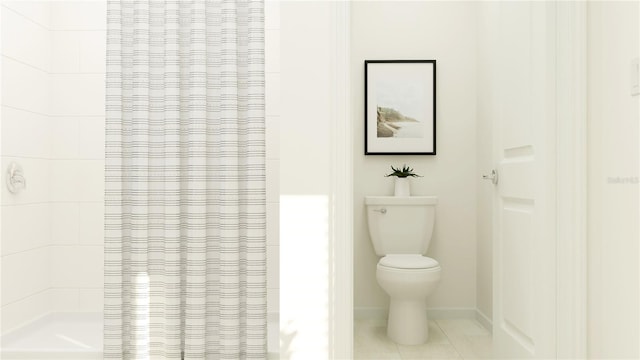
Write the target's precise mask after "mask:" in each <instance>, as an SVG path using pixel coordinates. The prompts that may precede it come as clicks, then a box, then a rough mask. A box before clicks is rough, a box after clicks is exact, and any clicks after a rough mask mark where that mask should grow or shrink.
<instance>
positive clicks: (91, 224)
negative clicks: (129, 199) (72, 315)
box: [0, 1, 106, 332]
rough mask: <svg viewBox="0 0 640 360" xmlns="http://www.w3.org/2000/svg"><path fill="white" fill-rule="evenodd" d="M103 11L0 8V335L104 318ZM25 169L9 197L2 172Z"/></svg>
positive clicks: (31, 5)
mask: <svg viewBox="0 0 640 360" xmlns="http://www.w3.org/2000/svg"><path fill="white" fill-rule="evenodd" d="M105 4H106V3H105V2H95V1H94V2H18V1H16V2H13V1H7V2H3V5H2V35H3V38H2V43H1V44H2V54H3V61H2V64H3V67H2V87H3V91H2V93H3V97H2V120H3V121H2V174H3V178H2V180H3V181H2V184H3V186H2V192H1V193H0V194H1V196H2V206H3V211H2V276H3V278H2V313H3V316H2V331H3V332H4V331H8V330H10V329H11V328H14V327H16V326H18V325H20V324H22V323H24V322H28V321H30V320H32V319H34V318H36V317H38V316H40V315H43V314H45V313H47V312H49V311H101V310H102V279H103V274H102V263H103V261H102V253H103V250H102V239H103V235H102V232H103V225H102V222H103V204H102V197H103V193H104V185H103V182H104V180H103V178H104V175H103V168H104V160H103V159H104V140H103V139H104V68H105V63H104V59H105V28H106V21H105V17H106V6H105ZM10 161H17V162H19V163H20V164H22V166H23V167H24V170H25V175H26V178H27V189H26V191H24V192H22V193H20V194H17V195H13V194H10V193H9V192H8V191H7V190H6V187H5V186H4V183H5V180H6V179H5V174H4V169H6V166H7V164H8V162H10Z"/></svg>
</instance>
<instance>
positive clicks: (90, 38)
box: [79, 30, 107, 73]
mask: <svg viewBox="0 0 640 360" xmlns="http://www.w3.org/2000/svg"><path fill="white" fill-rule="evenodd" d="M79 35H80V72H82V73H104V72H106V60H105V59H106V58H107V32H106V31H104V30H100V31H83V32H81V33H79Z"/></svg>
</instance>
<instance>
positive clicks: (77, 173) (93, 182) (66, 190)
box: [50, 160, 104, 202]
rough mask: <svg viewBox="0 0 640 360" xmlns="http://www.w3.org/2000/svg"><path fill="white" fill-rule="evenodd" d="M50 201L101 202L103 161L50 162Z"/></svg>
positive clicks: (102, 195) (102, 194)
mask: <svg viewBox="0 0 640 360" xmlns="http://www.w3.org/2000/svg"><path fill="white" fill-rule="evenodd" d="M50 163H51V201H53V202H67V201H82V202H101V201H102V200H103V199H104V160H51V161H50Z"/></svg>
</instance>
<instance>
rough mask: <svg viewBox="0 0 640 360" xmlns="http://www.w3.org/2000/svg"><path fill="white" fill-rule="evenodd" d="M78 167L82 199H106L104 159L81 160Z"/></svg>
mask: <svg viewBox="0 0 640 360" xmlns="http://www.w3.org/2000/svg"><path fill="white" fill-rule="evenodd" d="M78 165H79V166H78V168H79V169H80V171H81V173H80V175H81V178H82V179H81V181H80V184H78V190H79V193H80V199H81V201H92V202H102V201H103V200H104V160H80V161H78Z"/></svg>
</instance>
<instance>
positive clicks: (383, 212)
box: [373, 208, 387, 215]
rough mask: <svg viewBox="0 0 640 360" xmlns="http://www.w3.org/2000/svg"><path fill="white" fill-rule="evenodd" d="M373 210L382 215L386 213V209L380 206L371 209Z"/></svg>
mask: <svg viewBox="0 0 640 360" xmlns="http://www.w3.org/2000/svg"><path fill="white" fill-rule="evenodd" d="M373 211H377V212H379V213H380V214H382V215H384V214H386V213H387V209H385V208H382V209H373Z"/></svg>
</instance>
